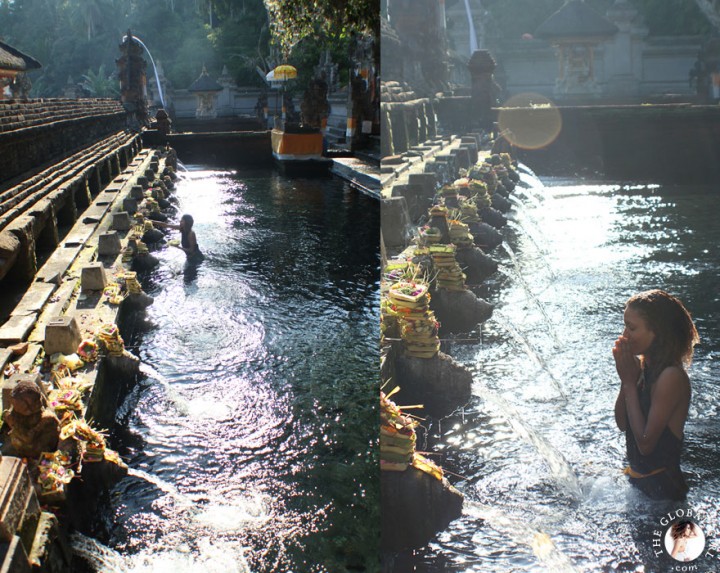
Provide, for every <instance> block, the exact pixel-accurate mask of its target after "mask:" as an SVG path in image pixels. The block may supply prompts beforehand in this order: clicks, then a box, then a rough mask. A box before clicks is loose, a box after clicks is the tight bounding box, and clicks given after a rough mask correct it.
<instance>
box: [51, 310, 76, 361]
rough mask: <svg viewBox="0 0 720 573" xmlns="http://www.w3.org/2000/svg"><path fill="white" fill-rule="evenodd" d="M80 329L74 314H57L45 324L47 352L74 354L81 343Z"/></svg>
mask: <svg viewBox="0 0 720 573" xmlns="http://www.w3.org/2000/svg"><path fill="white" fill-rule="evenodd" d="M80 340H81V339H80V329H79V328H78V325H77V322H76V320H75V318H74V317H72V316H67V315H65V316H57V317H55V318H52V319H50V320H49V321H48V323H47V324H46V325H45V354H47V355H51V354H55V353H56V352H62V353H63V354H72V353H73V352H75V351H76V350H77V347H78V346H79V345H80Z"/></svg>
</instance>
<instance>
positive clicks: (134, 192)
mask: <svg viewBox="0 0 720 573" xmlns="http://www.w3.org/2000/svg"><path fill="white" fill-rule="evenodd" d="M130 197H131V198H132V199H135V200H136V201H142V200H143V199H144V198H145V195H144V193H143V188H142V186H140V185H133V186H132V187H131V188H130Z"/></svg>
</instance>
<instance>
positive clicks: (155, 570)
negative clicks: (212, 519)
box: [126, 538, 251, 573]
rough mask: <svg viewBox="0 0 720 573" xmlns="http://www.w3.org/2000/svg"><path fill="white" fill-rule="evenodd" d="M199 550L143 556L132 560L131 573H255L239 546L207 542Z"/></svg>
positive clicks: (173, 551)
mask: <svg viewBox="0 0 720 573" xmlns="http://www.w3.org/2000/svg"><path fill="white" fill-rule="evenodd" d="M197 546H198V549H197V550H196V551H193V550H191V549H190V548H189V547H187V546H179V547H177V548H175V549H173V550H170V551H159V552H153V553H145V552H142V553H139V554H137V555H135V556H133V558H132V563H131V564H130V566H129V568H128V569H127V570H126V571H127V572H128V573H196V572H198V571H202V572H203V573H251V572H250V567H249V566H248V563H247V560H246V559H245V556H244V552H245V549H244V548H243V547H238V545H237V543H232V542H222V541H218V540H211V539H209V538H203V539H200V540H198V542H197Z"/></svg>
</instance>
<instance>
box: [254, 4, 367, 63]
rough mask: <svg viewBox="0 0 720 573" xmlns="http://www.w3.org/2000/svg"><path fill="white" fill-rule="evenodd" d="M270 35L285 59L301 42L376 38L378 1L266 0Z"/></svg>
mask: <svg viewBox="0 0 720 573" xmlns="http://www.w3.org/2000/svg"><path fill="white" fill-rule="evenodd" d="M265 4H266V6H267V9H268V13H269V15H270V25H271V27H272V30H273V35H274V36H275V38H276V39H277V40H278V42H279V44H280V47H281V50H282V52H283V54H284V55H285V56H286V57H287V56H288V55H289V54H290V52H291V50H292V48H293V46H295V44H297V43H298V42H299V41H300V40H301V39H302V38H304V37H307V36H312V35H316V36H317V35H327V36H337V35H339V34H350V33H351V32H356V33H360V32H366V33H371V34H373V35H375V36H379V31H380V1H379V0H329V1H321V0H266V2H265Z"/></svg>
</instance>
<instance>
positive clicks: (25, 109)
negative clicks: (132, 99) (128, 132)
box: [0, 99, 125, 184]
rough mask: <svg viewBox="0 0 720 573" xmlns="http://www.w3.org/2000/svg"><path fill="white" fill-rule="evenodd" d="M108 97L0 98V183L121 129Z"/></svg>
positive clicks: (121, 118) (118, 109) (119, 111)
mask: <svg viewBox="0 0 720 573" xmlns="http://www.w3.org/2000/svg"><path fill="white" fill-rule="evenodd" d="M124 126H125V112H124V110H123V108H122V106H121V105H120V102H118V101H114V100H108V99H79V100H66V99H38V100H29V101H25V102H19V101H14V100H3V101H0V184H2V182H4V181H8V180H10V179H13V178H16V177H18V176H20V175H22V174H24V173H27V172H29V171H32V170H33V169H36V168H38V167H40V166H42V165H47V164H48V163H50V162H52V161H54V160H57V159H61V158H63V157H65V156H67V155H68V154H69V153H71V152H73V151H75V150H77V149H80V148H82V147H85V146H87V145H90V144H92V143H94V142H95V141H98V140H99V139H101V138H102V137H104V136H106V135H108V134H110V133H112V132H115V131H118V130H120V129H123V127H124Z"/></svg>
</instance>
